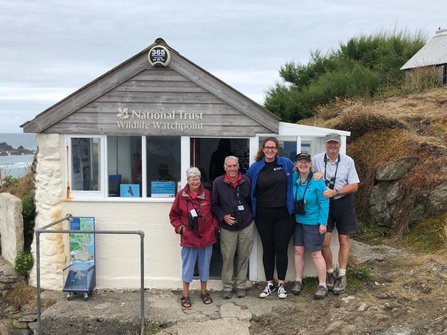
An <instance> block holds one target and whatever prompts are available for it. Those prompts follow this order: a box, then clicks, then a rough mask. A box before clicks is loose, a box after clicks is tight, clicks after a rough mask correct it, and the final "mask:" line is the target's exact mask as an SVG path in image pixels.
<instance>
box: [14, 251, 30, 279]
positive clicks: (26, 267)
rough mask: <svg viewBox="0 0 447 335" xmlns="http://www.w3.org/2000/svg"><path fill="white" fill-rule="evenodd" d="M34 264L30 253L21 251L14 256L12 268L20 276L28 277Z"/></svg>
mask: <svg viewBox="0 0 447 335" xmlns="http://www.w3.org/2000/svg"><path fill="white" fill-rule="evenodd" d="M33 265H34V258H33V255H32V254H30V253H26V252H25V253H23V254H20V255H19V256H17V257H16V260H15V262H14V270H16V271H17V272H18V273H20V274H21V275H22V276H25V277H28V276H29V274H30V272H31V269H32V268H33Z"/></svg>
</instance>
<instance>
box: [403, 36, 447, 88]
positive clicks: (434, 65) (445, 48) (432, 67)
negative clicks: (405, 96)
mask: <svg viewBox="0 0 447 335" xmlns="http://www.w3.org/2000/svg"><path fill="white" fill-rule="evenodd" d="M400 69H401V70H404V71H406V80H407V82H418V80H419V79H420V78H421V77H422V78H425V79H428V80H433V82H434V83H436V84H438V85H440V84H444V85H445V84H447V29H441V28H439V29H438V30H437V31H436V33H435V36H434V37H433V38H432V39H431V40H430V41H428V42H427V44H425V45H424V46H423V47H422V48H421V49H420V50H419V51H418V52H417V53H416V54H415V55H414V56H413V57H411V58H410V60H409V61H408V62H406V63H405V64H404V65H403V66H402V67H401V68H400Z"/></svg>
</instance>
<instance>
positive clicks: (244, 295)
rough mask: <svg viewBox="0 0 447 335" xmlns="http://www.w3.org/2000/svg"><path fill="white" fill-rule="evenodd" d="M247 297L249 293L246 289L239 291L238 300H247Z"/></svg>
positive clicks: (239, 289)
mask: <svg viewBox="0 0 447 335" xmlns="http://www.w3.org/2000/svg"><path fill="white" fill-rule="evenodd" d="M246 296H247V291H245V288H238V289H237V297H238V298H245V297H246Z"/></svg>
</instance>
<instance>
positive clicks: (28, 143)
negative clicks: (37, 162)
mask: <svg viewBox="0 0 447 335" xmlns="http://www.w3.org/2000/svg"><path fill="white" fill-rule="evenodd" d="M1 142H6V143H8V144H9V145H10V146H12V147H13V148H14V149H17V148H18V147H19V146H23V147H24V148H25V149H29V150H34V151H36V150H37V140H36V134H29V133H26V134H22V133H11V134H7V133H0V143H1ZM33 159H34V155H21V156H0V173H1V178H2V179H4V178H5V177H6V176H11V177H14V178H20V177H23V176H24V175H26V174H27V173H28V172H29V171H30V168H31V164H32V162H33Z"/></svg>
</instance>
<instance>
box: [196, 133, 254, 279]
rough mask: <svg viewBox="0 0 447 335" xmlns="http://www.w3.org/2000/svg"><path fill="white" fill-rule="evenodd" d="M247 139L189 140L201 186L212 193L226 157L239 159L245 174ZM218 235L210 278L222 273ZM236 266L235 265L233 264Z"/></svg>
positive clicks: (247, 151)
mask: <svg viewBox="0 0 447 335" xmlns="http://www.w3.org/2000/svg"><path fill="white" fill-rule="evenodd" d="M249 142H250V141H249V139H248V138H231V139H230V138H191V142H190V149H191V150H190V152H191V165H192V166H195V167H197V168H198V169H199V170H200V172H201V174H202V184H203V185H204V187H205V188H206V189H207V190H209V191H210V192H212V189H213V180H214V178H216V177H218V176H219V175H223V174H224V173H225V171H224V170H223V164H224V159H225V157H227V156H230V155H231V156H235V157H237V158H239V170H240V172H241V173H245V172H247V170H248V166H249ZM219 238H220V236H219V234H218V235H217V236H216V239H217V242H216V244H214V246H213V256H212V258H211V265H210V277H214V278H220V276H221V271H222V254H221V253H220V243H219V240H220V239H219ZM236 257H237V256H236ZM235 264H236V263H235Z"/></svg>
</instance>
